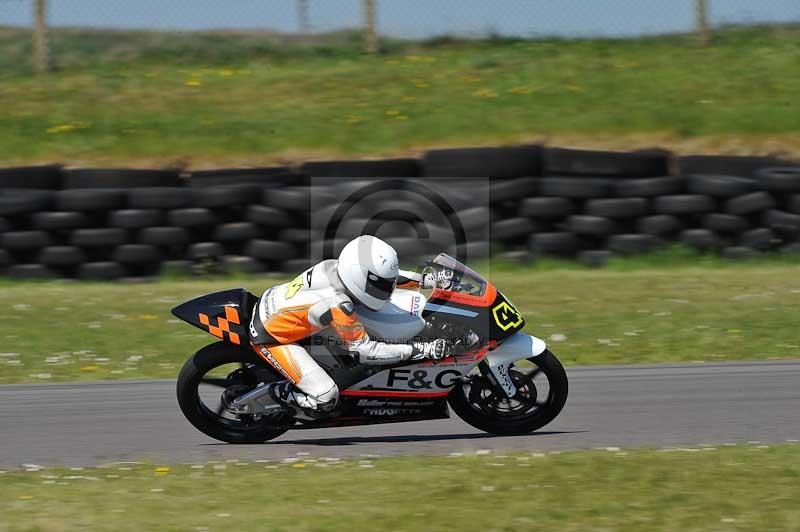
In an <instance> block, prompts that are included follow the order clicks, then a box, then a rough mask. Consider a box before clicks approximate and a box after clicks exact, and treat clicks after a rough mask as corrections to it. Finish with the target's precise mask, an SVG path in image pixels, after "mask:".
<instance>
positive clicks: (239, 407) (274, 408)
mask: <svg viewBox="0 0 800 532" xmlns="http://www.w3.org/2000/svg"><path fill="white" fill-rule="evenodd" d="M270 388H271V384H269V383H268V384H262V385H261V386H259V387H258V388H256V389H255V390H252V391H250V392H247V393H246V394H244V395H242V396H239V397H237V398H236V399H234V400H233V401H231V402H230V403H228V404H227V406H226V409H227V410H228V411H229V412H231V413H232V414H269V413H272V412H278V411H284V410H286V409H285V408H284V406H283V405H282V404H280V403H279V402H277V401H276V400H275V398H274V397H273V396H272V393H271V390H270Z"/></svg>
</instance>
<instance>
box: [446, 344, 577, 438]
mask: <svg viewBox="0 0 800 532" xmlns="http://www.w3.org/2000/svg"><path fill="white" fill-rule="evenodd" d="M528 361H530V362H531V363H532V364H534V365H535V366H537V367H538V368H539V369H540V370H541V372H542V373H544V374H545V376H546V377H547V380H548V383H549V387H550V389H549V393H548V396H547V399H545V401H543V402H542V403H541V405H540V406H539V408H537V409H536V410H534V411H533V412H530V413H525V414H523V415H521V416H518V417H513V416H505V417H500V416H494V415H490V414H489V413H487V412H486V411H484V410H481V409H478V408H476V406H475V405H474V404H473V403H471V402H470V400H469V398H468V397H467V393H466V391H465V389H464V386H456V387H455V388H454V389H453V391H452V392H451V393H450V395H449V396H448V398H447V402H448V403H449V404H450V408H452V409H453V411H454V412H455V413H456V414H458V417H460V418H461V419H463V420H464V421H466V422H467V423H469V424H470V425H472V426H473V427H475V428H476V429H480V430H482V431H484V432H489V433H491V434H497V435H499V436H519V435H523V434H529V433H531V432H533V431H535V430H538V429H540V428H542V427H544V426H545V425H547V424H548V423H550V422H551V421H553V419H555V418H556V416H557V415H558V414H559V413H560V412H561V410H562V409H563V408H564V404H565V403H566V402H567V395H568V393H569V384H568V381H567V373H566V371H564V366H562V365H561V362H560V361H559V360H558V359H557V358H556V356H555V355H554V354H553V353H551V352H550V351H549V350H545V351H544V352H543V353H542V354H540V355H538V356H535V357H531V358H529V359H528ZM537 404H539V403H537Z"/></svg>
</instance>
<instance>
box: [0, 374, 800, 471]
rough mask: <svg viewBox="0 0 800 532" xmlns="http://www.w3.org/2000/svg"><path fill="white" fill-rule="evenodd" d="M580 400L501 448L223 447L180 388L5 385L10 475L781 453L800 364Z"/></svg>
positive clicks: (492, 442) (799, 434)
mask: <svg viewBox="0 0 800 532" xmlns="http://www.w3.org/2000/svg"><path fill="white" fill-rule="evenodd" d="M568 373H569V376H570V388H571V389H570V397H569V400H568V401H567V406H566V408H565V409H564V411H563V412H562V414H561V416H560V417H559V418H558V419H556V421H554V422H553V423H552V424H551V425H549V426H548V427H546V428H545V429H544V431H543V432H539V433H534V434H531V435H528V436H519V437H507V438H500V437H494V436H490V435H486V434H483V433H481V432H478V431H477V430H475V429H473V428H472V427H470V426H469V425H467V424H465V423H463V422H462V421H461V420H459V419H457V418H454V419H450V420H443V421H430V422H420V423H407V424H394V425H377V426H370V427H352V428H344V429H327V430H313V431H295V432H290V433H287V434H285V435H283V436H282V437H281V438H279V439H278V440H275V441H274V442H271V443H267V444H263V445H245V446H235V445H227V444H223V443H219V442H215V441H213V440H211V439H209V438H207V437H206V436H204V435H203V434H201V433H200V432H198V431H196V430H195V429H194V428H193V427H192V426H191V425H189V423H188V422H187V421H185V420H184V419H183V417H182V415H181V413H180V411H179V410H178V405H177V402H176V399H175V394H174V383H173V382H171V381H139V382H107V383H81V384H30V385H27V384H24V385H6V386H0V432H1V433H2V438H0V465H1V466H3V467H12V468H13V467H19V466H21V465H22V464H27V463H33V464H39V465H70V466H75V465H92V464H98V463H104V462H111V461H124V460H142V459H147V460H151V461H155V462H159V461H165V462H166V461H168V462H194V461H200V460H203V461H205V460H218V459H232V458H238V459H248V460H256V459H265V460H273V459H274V460H279V459H283V458H288V457H296V456H298V455H300V456H305V455H306V454H308V455H310V456H320V457H322V456H327V457H334V456H336V457H346V456H360V455H384V456H386V455H397V454H448V453H453V452H470V451H473V452H474V451H475V450H478V449H492V450H538V449H545V450H553V449H582V448H596V447H622V448H625V447H656V448H660V447H670V446H680V445H696V444H723V443H744V442H753V441H758V442H762V443H780V442H784V441H787V440H788V441H796V440H800V361H781V362H767V363H732V364H724V365H722V364H714V365H710V364H696V365H680V366H679V365H670V366H617V367H587V368H568Z"/></svg>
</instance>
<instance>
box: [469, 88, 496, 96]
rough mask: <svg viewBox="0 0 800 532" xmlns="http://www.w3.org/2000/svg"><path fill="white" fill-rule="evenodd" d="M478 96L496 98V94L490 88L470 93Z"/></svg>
mask: <svg viewBox="0 0 800 532" xmlns="http://www.w3.org/2000/svg"><path fill="white" fill-rule="evenodd" d="M472 95H473V96H476V97H478V98H497V96H498V94H497V92H495V91H494V90H492V89H480V90H477V91H475V92H473V93H472Z"/></svg>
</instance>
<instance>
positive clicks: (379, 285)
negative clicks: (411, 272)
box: [364, 272, 397, 301]
mask: <svg viewBox="0 0 800 532" xmlns="http://www.w3.org/2000/svg"><path fill="white" fill-rule="evenodd" d="M396 284H397V277H396V276H395V277H380V276H378V275H375V274H374V273H372V272H368V273H367V287H366V290H364V291H365V292H366V293H367V295H370V296H372V297H374V298H376V299H380V300H382V301H388V300H389V298H390V297H392V292H394V287H395V285H396Z"/></svg>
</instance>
